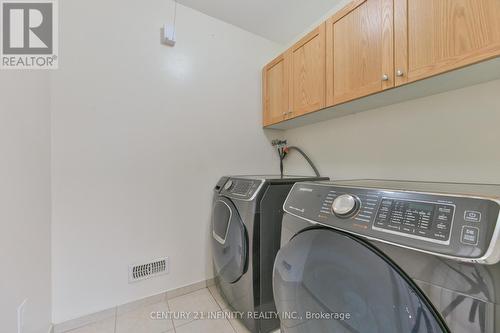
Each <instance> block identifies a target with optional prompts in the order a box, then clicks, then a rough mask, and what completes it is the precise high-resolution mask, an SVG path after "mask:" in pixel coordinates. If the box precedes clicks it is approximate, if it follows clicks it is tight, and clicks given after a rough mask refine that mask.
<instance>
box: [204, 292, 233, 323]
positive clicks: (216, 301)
mask: <svg viewBox="0 0 500 333" xmlns="http://www.w3.org/2000/svg"><path fill="white" fill-rule="evenodd" d="M207 289H208V292H209V293H210V295H212V298H213V299H214V301H215V303H217V305H218V306H219V309H220V310H221V311H224V309H222V305H221V304H220V303H219V301H218V300H217V298H216V297H215V295H214V293H213V292H212V290H210V288H209V287H207ZM225 320H226V321H227V322H228V323H229V326H231V328H232V329H233V332H235V333H238V331H236V328H235V327H234V326H233V324H232V323H231V320H229V319H227V318H225Z"/></svg>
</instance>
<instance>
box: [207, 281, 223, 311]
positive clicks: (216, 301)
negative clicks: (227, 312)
mask: <svg viewBox="0 0 500 333" xmlns="http://www.w3.org/2000/svg"><path fill="white" fill-rule="evenodd" d="M207 289H208V292H209V293H210V295H211V296H212V298H213V300H214V301H215V304H217V305H218V306H219V309H220V310H221V311H224V310H223V309H222V305H221V304H220V303H219V301H218V300H217V298H215V295H214V294H213V293H212V291H211V290H210V288H208V287H207Z"/></svg>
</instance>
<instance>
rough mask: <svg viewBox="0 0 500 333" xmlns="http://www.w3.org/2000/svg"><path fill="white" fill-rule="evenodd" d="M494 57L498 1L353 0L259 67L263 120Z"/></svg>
mask: <svg viewBox="0 0 500 333" xmlns="http://www.w3.org/2000/svg"><path fill="white" fill-rule="evenodd" d="M499 56H500V0H353V1H352V2H351V3H350V4H348V5H347V6H346V7H344V8H343V9H341V10H340V11H339V12H337V13H336V14H334V15H333V16H332V17H330V18H329V19H328V20H327V21H326V22H325V23H323V24H322V25H320V26H319V27H318V28H316V29H314V31H312V32H310V33H309V34H307V35H306V36H305V37H304V38H302V39H301V40H300V41H299V42H297V43H296V44H295V45H293V46H292V47H291V48H290V49H289V50H288V51H286V52H285V53H284V54H283V55H281V56H279V57H278V58H276V59H275V60H273V61H272V62H271V63H270V64H268V65H267V66H266V67H265V68H264V71H263V100H264V102H263V104H264V106H263V109H264V126H269V125H272V124H276V123H279V122H282V121H284V120H289V119H292V118H296V117H299V116H302V115H305V114H307V113H311V112H314V111H318V110H320V109H322V108H325V107H335V108H337V109H338V108H342V107H344V109H347V108H348V106H349V105H351V104H353V105H354V104H356V103H357V102H358V100H360V99H361V98H364V99H365V100H366V99H367V98H369V97H367V96H370V97H373V96H371V95H374V94H376V93H378V92H381V91H384V90H387V89H391V88H395V87H399V86H402V85H405V84H407V83H411V82H414V81H419V80H423V79H427V78H430V77H434V76H436V75H437V74H442V73H446V72H449V71H452V70H455V69H459V68H462V67H465V66H468V65H471V64H475V63H479V62H483V61H485V60H489V59H493V58H497V57H499ZM495 61H496V60H494V61H493V62H495ZM490 62H491V61H490ZM484 63H488V62H483V64H484ZM491 66H492V68H494V69H493V71H495V70H496V68H495V64H492V65H491ZM467 69H469V68H467ZM463 70H465V69H463ZM463 70H462V71H463ZM496 71H497V72H499V73H500V71H499V70H496ZM459 72H460V71H454V72H453V73H459ZM472 74H473V75H474V74H475V73H474V72H472ZM477 74H478V75H479V76H485V75H484V73H483V74H481V70H478V71H477ZM499 75H500V74H499ZM444 76H446V75H442V76H440V77H444ZM433 79H436V78H433ZM461 80H463V81H464V82H465V81H467V80H465V79H464V76H462V78H461ZM471 82H474V79H472V80H471ZM419 84H420V83H419ZM399 89H403V88H399ZM415 89H416V91H414V92H411V93H410V92H407V95H408V96H419V94H420V93H419V92H418V91H417V90H418V89H420V90H423V91H424V90H426V89H422V88H418V87H417V88H415ZM435 89H436V90H439V89H440V88H439V87H438V88H435ZM400 92H401V90H400ZM387 94H389V92H387V93H385V95H387ZM365 97H366V98H365ZM395 99H397V98H395ZM351 101H352V102H353V103H349V102H351ZM341 104H342V105H341ZM359 104H362V103H359ZM346 105H347V107H346ZM379 105H380V103H379ZM363 107H366V106H363ZM325 112H326V111H325ZM308 117H309V116H308ZM310 117H316V118H321V117H320V116H318V114H315V115H311V116H310Z"/></svg>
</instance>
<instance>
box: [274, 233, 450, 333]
mask: <svg viewBox="0 0 500 333" xmlns="http://www.w3.org/2000/svg"><path fill="white" fill-rule="evenodd" d="M273 286H274V298H275V302H276V308H277V310H278V313H279V314H280V316H281V325H282V329H283V330H284V331H285V332H287V333H299V332H303V333H306V332H315V333H326V332H332V333H341V332H349V333H357V332H359V333H401V332H408V333H424V332H425V333H431V332H432V333H438V332H448V329H447V328H446V326H445V325H444V324H443V321H442V320H441V318H440V317H439V315H438V314H437V312H436V311H435V310H434V309H433V307H432V306H431V305H430V304H429V302H428V301H427V299H426V298H425V296H424V295H423V294H422V292H421V291H420V290H419V289H418V287H417V286H416V285H415V284H414V283H413V282H412V281H411V280H410V278H409V277H407V276H406V275H405V274H404V273H403V272H402V271H400V269H399V268H398V267H397V266H396V265H394V264H393V263H392V261H390V260H389V259H388V258H387V257H385V256H384V255H383V254H382V253H381V252H380V251H378V250H377V249H375V248H374V247H373V246H372V245H370V244H368V243H367V242H365V241H363V240H361V239H358V238H357V237H353V236H350V235H347V234H345V233H341V232H337V231H335V230H332V229H327V228H316V229H306V230H305V231H302V232H300V233H298V234H297V235H295V236H294V238H292V240H290V242H289V243H288V244H286V245H285V246H284V247H283V248H282V249H281V250H280V251H279V253H278V255H277V258H276V261H275V266H274V285H273Z"/></svg>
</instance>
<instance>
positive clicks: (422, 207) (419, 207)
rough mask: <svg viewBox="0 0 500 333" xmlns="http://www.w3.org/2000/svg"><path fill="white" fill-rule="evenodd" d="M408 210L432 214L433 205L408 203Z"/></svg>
mask: <svg viewBox="0 0 500 333" xmlns="http://www.w3.org/2000/svg"><path fill="white" fill-rule="evenodd" d="M408 209H411V210H418V211H425V212H429V213H432V212H433V211H434V205H433V204H425V203H419V202H410V203H409V204H408Z"/></svg>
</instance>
